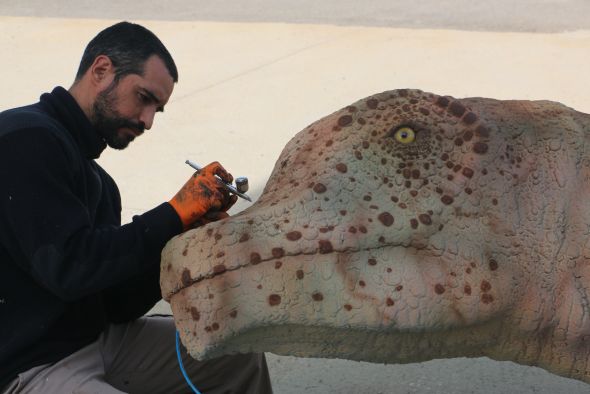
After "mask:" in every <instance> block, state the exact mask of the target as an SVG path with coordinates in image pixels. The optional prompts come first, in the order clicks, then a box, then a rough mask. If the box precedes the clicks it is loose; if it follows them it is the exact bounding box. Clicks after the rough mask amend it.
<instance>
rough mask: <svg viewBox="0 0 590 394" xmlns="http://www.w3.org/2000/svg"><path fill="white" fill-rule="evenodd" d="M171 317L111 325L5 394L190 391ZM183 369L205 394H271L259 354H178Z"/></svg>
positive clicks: (18, 381) (23, 378)
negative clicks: (198, 358)
mask: <svg viewBox="0 0 590 394" xmlns="http://www.w3.org/2000/svg"><path fill="white" fill-rule="evenodd" d="M175 333H176V328H175V326H174V321H173V319H172V318H171V317H147V318H141V319H139V320H137V321H134V322H132V323H129V324H121V325H111V326H109V328H108V329H107V330H106V331H105V332H104V333H103V334H102V335H101V336H100V338H99V339H98V341H96V342H95V343H92V344H90V345H88V346H86V347H85V348H83V349H81V350H79V351H78V352H76V353H74V354H72V355H70V356H69V357H67V358H65V359H63V360H60V361H59V362H57V363H55V364H52V365H45V366H40V367H36V368H33V369H31V370H29V371H26V372H24V373H22V374H20V375H19V377H18V379H16V380H15V381H13V382H12V383H11V384H9V386H8V388H7V389H6V391H5V393H9V394H17V393H18V394H30V393H36V394H69V393H72V394H82V393H84V394H94V393H96V394H121V393H138V394H140V393H145V394H158V393H161V394H173V393H190V392H191V389H190V388H189V386H188V385H187V383H186V381H185V380H184V377H183V376H182V373H181V372H180V368H179V366H178V360H177V356H176V337H175ZM181 355H182V359H183V363H184V367H185V370H186V371H187V373H188V375H189V376H190V377H191V381H192V382H193V384H194V385H195V387H197V389H198V390H199V391H200V392H201V393H203V394H221V393H224V394H230V393H236V394H237V393H247V394H254V393H256V394H266V393H272V388H271V383H270V378H269V375H268V368H267V365H266V359H265V358H264V355H263V354H244V355H235V356H224V357H220V358H216V359H212V360H208V361H203V362H199V361H196V360H194V359H192V358H191V357H190V356H188V355H187V353H186V350H185V349H184V347H182V351H181Z"/></svg>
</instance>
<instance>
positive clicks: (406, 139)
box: [393, 126, 416, 144]
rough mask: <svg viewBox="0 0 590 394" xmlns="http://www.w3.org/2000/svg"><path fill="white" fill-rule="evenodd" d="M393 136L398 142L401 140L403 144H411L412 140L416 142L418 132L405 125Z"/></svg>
mask: <svg viewBox="0 0 590 394" xmlns="http://www.w3.org/2000/svg"><path fill="white" fill-rule="evenodd" d="M393 137H394V138H395V140H396V141H397V142H401V143H402V144H409V143H411V142H414V140H415V139H416V133H415V132H414V130H413V129H412V128H410V127H407V126H404V127H400V128H399V129H397V130H396V131H395V134H394V135H393Z"/></svg>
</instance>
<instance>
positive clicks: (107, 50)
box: [76, 22, 178, 82]
mask: <svg viewBox="0 0 590 394" xmlns="http://www.w3.org/2000/svg"><path fill="white" fill-rule="evenodd" d="M100 55H105V56H108V57H109V59H111V62H112V63H113V66H114V67H115V81H118V80H119V79H120V78H121V77H123V76H125V75H128V74H138V75H143V68H144V64H145V62H146V60H147V59H148V58H149V57H151V56H152V55H156V56H158V57H159V58H160V59H162V61H163V62H164V64H165V65H166V68H167V69H168V72H169V73H170V76H171V77H172V79H173V80H174V82H177V81H178V70H177V69H176V64H174V60H173V59H172V56H171V55H170V53H169V52H168V50H167V49H166V47H165V46H164V44H162V42H161V41H160V40H159V39H158V37H156V35H155V34H154V33H152V32H151V31H149V30H148V29H146V28H145V27H143V26H141V25H138V24H135V23H130V22H119V23H117V24H115V25H113V26H111V27H107V28H106V29H104V30H103V31H101V32H100V33H98V34H97V35H96V37H94V38H93V39H92V40H91V41H90V42H89V43H88V45H87V46H86V49H85V50H84V54H83V55H82V60H81V61H80V67H79V68H78V72H77V73H76V81H78V80H80V78H82V76H83V75H84V74H85V73H86V71H87V70H88V69H89V68H90V66H91V65H92V63H93V62H94V60H95V59H96V58H97V57H98V56H100Z"/></svg>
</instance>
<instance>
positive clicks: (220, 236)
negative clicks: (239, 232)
mask: <svg viewBox="0 0 590 394" xmlns="http://www.w3.org/2000/svg"><path fill="white" fill-rule="evenodd" d="M221 238H223V235H221V234H219V233H217V234H215V240H216V241H219V240H220V239H221Z"/></svg>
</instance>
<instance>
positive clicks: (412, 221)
mask: <svg viewBox="0 0 590 394" xmlns="http://www.w3.org/2000/svg"><path fill="white" fill-rule="evenodd" d="M410 226H412V228H413V229H414V230H415V229H417V228H418V221H417V220H416V219H410Z"/></svg>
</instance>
